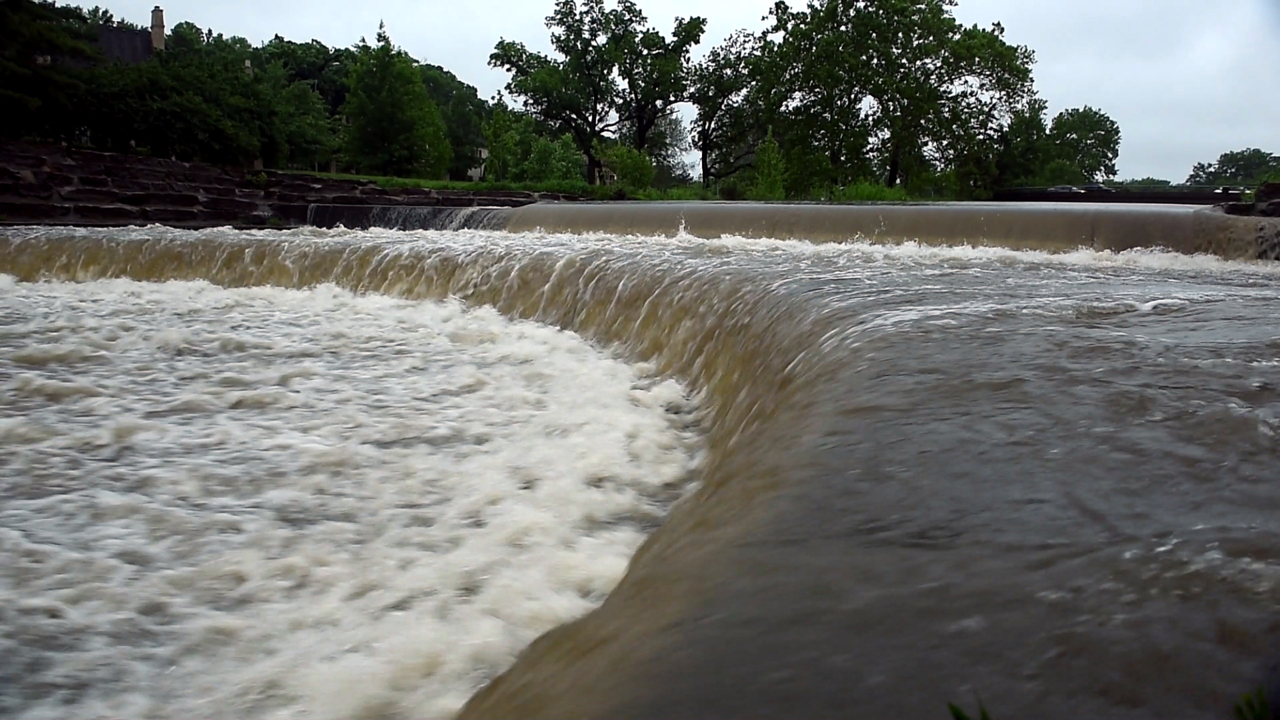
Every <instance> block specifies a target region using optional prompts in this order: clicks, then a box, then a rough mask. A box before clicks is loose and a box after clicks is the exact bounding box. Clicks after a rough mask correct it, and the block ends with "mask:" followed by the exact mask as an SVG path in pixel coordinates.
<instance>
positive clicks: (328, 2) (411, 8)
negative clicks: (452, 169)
mask: <svg viewBox="0 0 1280 720" xmlns="http://www.w3.org/2000/svg"><path fill="white" fill-rule="evenodd" d="M155 1H156V0H79V3H78V4H82V5H85V6H92V5H94V4H102V5H104V6H106V7H108V8H109V9H110V10H112V11H113V12H114V13H115V14H116V17H119V18H123V19H128V20H131V21H133V22H136V23H139V24H142V25H144V26H145V25H148V24H149V22H150V11H151V7H152V6H153V5H154V4H155ZM160 1H161V2H163V3H164V5H163V7H164V8H165V16H166V23H167V24H168V26H169V27H172V26H173V25H174V24H176V23H178V22H181V21H183V20H189V21H191V22H194V23H196V24H197V25H199V26H201V27H202V28H206V29H212V30H214V32H219V33H222V34H224V35H241V36H243V37H246V38H248V39H249V40H250V41H252V42H254V43H255V44H257V43H261V42H264V41H266V40H268V39H270V38H271V36H272V35H275V34H277V33H278V34H280V35H283V36H284V37H286V38H288V39H290V40H295V41H299V42H305V41H308V40H311V39H312V38H315V39H318V40H320V41H322V42H324V43H326V44H328V45H330V46H334V45H351V44H353V43H355V42H356V41H357V40H359V39H360V37H361V36H366V37H368V38H370V39H372V37H373V35H374V33H375V32H376V31H377V27H378V22H379V20H382V21H385V22H386V24H387V30H388V32H389V33H390V34H391V38H392V40H393V41H394V42H395V43H396V44H397V45H400V46H402V47H403V48H404V49H406V50H407V51H409V53H411V54H412V55H413V56H414V57H416V58H418V59H420V60H426V61H429V62H432V63H435V64H437V65H442V66H444V67H445V68H447V69H449V70H450V71H452V72H453V73H454V74H456V75H457V76H458V77H459V78H461V79H462V80H463V81H464V82H467V83H470V84H472V85H474V86H476V88H478V89H479V91H480V95H481V96H482V97H485V98H490V97H492V96H493V94H494V93H495V92H497V91H498V90H500V89H501V88H502V86H503V85H504V84H505V83H506V75H505V73H503V72H501V71H499V70H494V69H491V68H489V67H488V57H489V53H490V52H491V51H492V49H493V45H494V43H495V42H497V41H498V39H499V38H502V37H505V38H507V39H508V40H518V41H520V42H523V43H525V44H526V45H528V46H529V47H531V48H535V49H541V50H549V46H548V41H547V30H546V28H545V27H544V25H543V20H544V18H545V16H546V15H548V14H549V13H550V11H551V8H552V6H553V4H554V0H465V1H464V0H216V2H215V1H212V0H160ZM636 2H637V4H638V5H639V6H640V7H641V8H642V9H643V10H644V11H645V14H646V15H647V16H648V17H649V20H650V22H651V24H653V25H654V26H656V27H658V28H660V29H662V30H663V31H664V32H668V33H669V32H670V30H671V24H672V20H673V18H674V17H675V16H676V15H681V16H688V15H701V16H703V17H706V18H707V19H708V21H709V22H708V31H707V35H706V37H705V38H704V41H703V44H702V47H701V48H700V49H699V52H698V54H699V55H700V54H701V53H702V52H705V51H706V49H707V48H709V47H711V46H712V45H713V44H715V43H717V42H719V41H720V40H721V39H723V38H724V37H725V36H727V35H728V34H730V33H731V32H733V31H734V30H737V29H739V28H748V29H752V30H755V29H759V28H761V27H762V26H763V23H762V22H761V17H762V16H763V15H764V14H765V13H766V12H767V10H768V8H769V7H770V6H771V5H772V4H773V3H772V0H636ZM791 4H792V6H793V7H798V6H801V5H803V0H794V1H793V2H792V3H791ZM956 15H957V17H958V18H959V19H960V20H961V21H963V22H965V23H978V24H980V25H983V26H986V25H989V24H990V23H992V22H995V21H999V22H1001V23H1002V24H1003V25H1004V27H1005V30H1006V36H1005V37H1006V39H1007V40H1009V41H1010V42H1013V43H1018V44H1023V45H1027V46H1028V47H1030V48H1031V49H1033V50H1034V51H1035V53H1036V66H1035V77H1036V87H1037V89H1038V91H1039V93H1040V96H1041V97H1043V98H1045V99H1046V100H1047V101H1048V102H1049V111H1050V114H1051V115H1052V114H1054V113H1057V112H1058V111H1059V110H1062V109H1064V108H1069V107H1079V106H1081V105H1091V106H1093V107H1096V108H1100V109H1102V110H1103V111H1104V112H1106V113H1107V114H1108V115H1110V116H1111V117H1112V118H1114V119H1115V120H1116V122H1118V123H1119V124H1120V130H1121V132H1122V133H1123V136H1124V137H1123V140H1122V142H1121V146H1120V160H1119V163H1118V164H1119V170H1120V177H1121V178H1136V177H1144V176H1154V177H1160V178H1165V179H1168V180H1173V181H1175V182H1178V181H1181V180H1184V179H1185V178H1186V176H1187V174H1188V173H1189V172H1190V170H1191V166H1192V164H1193V163H1195V162H1199V161H1211V160H1215V159H1216V158H1217V157H1218V155H1219V154H1221V153H1222V152H1225V151H1227V150H1239V149H1243V148H1246V147H1261V148H1263V149H1264V150H1267V151H1268V152H1272V153H1280V92H1278V91H1277V84H1276V83H1277V78H1278V77H1280V0H1219V1H1218V2H1206V1H1205V0H960V4H959V7H958V8H957V9H956Z"/></svg>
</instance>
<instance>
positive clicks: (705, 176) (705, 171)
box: [702, 150, 711, 190]
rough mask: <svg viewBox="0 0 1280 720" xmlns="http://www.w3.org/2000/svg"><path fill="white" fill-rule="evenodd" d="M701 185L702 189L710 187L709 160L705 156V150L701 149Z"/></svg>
mask: <svg viewBox="0 0 1280 720" xmlns="http://www.w3.org/2000/svg"><path fill="white" fill-rule="evenodd" d="M702 187H703V189H704V190H709V189H711V160H710V158H708V157H707V151H706V150H703V151H702Z"/></svg>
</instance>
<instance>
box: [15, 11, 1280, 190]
mask: <svg viewBox="0 0 1280 720" xmlns="http://www.w3.org/2000/svg"><path fill="white" fill-rule="evenodd" d="M954 6H955V2H954V0H859V1H858V2H853V1H851V0H809V2H808V3H807V5H806V6H805V7H804V8H803V9H793V8H791V7H790V6H789V5H788V4H787V3H785V2H778V3H776V4H775V5H774V6H773V8H772V10H770V12H769V15H768V16H767V18H766V19H767V21H768V26H767V27H766V29H765V30H763V31H762V32H759V33H748V32H745V31H740V32H738V33H735V34H734V35H732V36H730V37H729V38H728V39H727V40H726V41H725V42H723V43H722V44H720V45H719V46H716V47H714V48H711V49H710V50H709V51H708V52H707V53H706V54H705V55H704V56H703V57H702V59H701V60H700V61H698V62H694V61H693V60H692V58H693V55H694V51H695V49H696V48H697V47H698V46H699V44H700V43H701V41H702V36H703V34H704V31H705V29H706V25H707V23H706V20H705V19H703V18H699V17H692V18H688V19H683V18H681V19H677V21H676V23H675V26H674V28H673V30H672V32H671V34H670V35H669V36H668V35H666V34H664V33H663V32H661V31H659V30H657V29H654V28H653V27H651V26H650V25H649V22H648V20H647V18H646V17H645V16H644V14H643V12H641V11H640V9H639V8H638V7H637V6H636V4H635V3H634V2H633V1H632V0H616V2H611V3H609V4H608V5H606V3H605V1H604V0H559V1H558V2H556V4H555V6H554V8H553V11H552V14H551V15H550V16H549V17H548V18H547V27H548V29H549V30H550V35H551V45H552V48H553V50H554V52H553V53H552V54H551V55H545V54H542V53H538V52H534V51H531V50H529V49H528V48H526V47H525V46H524V45H523V44H521V43H519V42H514V41H508V40H506V39H503V40H501V41H499V42H498V43H497V44H496V46H495V48H494V51H493V53H492V55H491V56H490V65H492V66H494V67H498V68H502V69H504V70H506V71H507V72H508V73H510V80H509V82H508V83H507V86H506V96H507V97H510V98H512V100H513V103H512V104H510V105H509V104H508V101H507V99H506V98H505V97H503V96H502V95H499V96H498V97H497V98H495V99H494V100H493V101H492V102H486V101H485V100H483V99H481V98H480V97H479V95H478V93H477V92H476V89H475V88H473V87H471V86H469V85H467V84H465V83H463V82H461V81H460V80H459V79H458V78H457V77H455V76H454V75H453V74H451V73H450V72H448V71H446V70H445V69H443V68H441V67H439V66H436V65H430V64H426V63H423V62H420V61H418V60H415V59H414V58H413V57H411V56H410V55H408V54H407V53H406V52H405V51H403V50H402V49H400V48H398V47H396V46H395V45H393V43H392V42H391V39H390V38H389V37H388V36H387V34H386V33H385V32H384V31H383V30H382V29H381V28H380V29H379V31H378V33H377V35H376V36H375V40H374V42H373V43H372V44H370V43H367V42H365V41H364V40H361V41H360V42H359V43H358V44H356V45H355V46H353V47H351V48H330V47H328V46H326V45H324V44H323V43H321V42H318V41H314V40H313V41H311V42H309V43H296V42H291V41H288V40H285V39H284V38H282V37H279V36H276V37H275V38H273V39H272V40H271V41H269V42H267V43H265V44H263V45H261V46H258V47H254V46H253V45H252V44H250V43H249V42H248V41H247V40H245V39H243V38H239V37H231V38H225V37H223V36H222V35H215V34H214V33H213V32H212V31H208V30H202V29H201V28H198V27H196V26H195V25H192V24H191V23H187V22H182V23H179V24H177V25H176V26H175V27H174V28H173V29H172V31H171V33H170V34H169V35H168V37H167V42H166V46H167V47H166V50H165V51H164V52H161V53H157V54H156V56H155V57H153V58H152V59H151V60H150V61H148V62H145V63H142V64H139V65H119V64H110V63H107V62H105V61H104V60H103V59H102V58H101V57H100V56H99V55H98V53H97V51H96V49H95V47H94V39H95V37H96V29H97V27H98V26H99V25H100V24H102V23H108V22H112V21H113V18H112V17H111V14H110V12H108V11H105V10H102V9H100V8H93V9H91V10H81V9H80V8H76V7H73V6H66V5H55V4H53V3H51V2H47V1H38V0H3V2H0V33H2V34H0V37H4V38H6V44H5V45H4V47H3V48H2V49H0V100H3V101H4V102H5V105H6V107H12V108H14V111H12V112H6V113H3V114H2V115H3V117H0V132H3V133H4V135H5V136H8V137H35V138H46V139H61V140H65V141H68V142H74V143H81V144H86V143H87V144H90V145H92V146H94V147H99V148H102V149H107V150H116V151H124V152H148V153H151V154H153V155H158V156H164V157H170V156H172V157H177V158H179V159H184V160H206V161H210V162H216V163H239V164H249V163H251V162H254V161H261V162H262V163H264V165H266V166H268V167H292V168H325V167H328V166H329V165H330V164H333V165H336V166H337V167H338V168H339V169H341V170H343V171H348V172H360V173H367V174H376V175H395V176H415V177H422V178H442V177H444V176H445V175H448V176H449V177H451V178H453V179H464V178H465V177H466V175H467V172H468V170H469V169H471V168H472V167H474V166H477V165H478V164H479V163H480V160H479V155H480V149H481V148H484V149H485V150H486V151H487V156H488V158H487V164H486V179H487V180H490V181H497V182H532V183H539V182H564V181H579V182H580V181H582V180H584V179H585V180H587V181H590V182H596V181H598V180H600V179H609V180H611V181H616V182H618V183H619V184H620V185H623V186H624V187H626V188H628V189H631V190H641V189H644V188H648V187H650V186H659V187H669V186H671V185H677V184H682V183H688V182H691V181H693V177H694V172H695V171H697V172H698V175H700V177H701V179H702V182H703V184H704V185H705V186H707V187H711V188H715V189H717V190H718V191H719V192H720V194H721V195H722V196H724V197H754V198H759V199H782V198H827V199H840V198H843V197H862V196H865V195H866V193H865V190H866V189H867V188H869V187H873V186H878V187H879V188H881V189H882V190H883V189H886V188H887V189H892V192H894V193H903V194H904V195H911V196H924V197H929V196H932V197H956V198H970V197H989V196H990V194H991V193H992V191H993V190H994V189H996V188H1000V187H1017V186H1053V185H1064V184H1070V185H1079V184H1085V183H1090V182H1100V181H1108V180H1110V179H1111V178H1114V176H1115V175H1116V159H1117V157H1118V155H1119V148H1120V139H1121V132H1120V127H1119V126H1118V125H1117V123H1116V122H1115V121H1114V120H1112V119H1111V118H1110V117H1108V116H1107V114H1106V113H1104V112H1103V111H1101V110H1098V109H1096V108H1092V107H1089V106H1085V107H1081V108H1074V109H1068V110H1064V111H1062V112H1060V113H1057V114H1056V115H1055V116H1053V117H1052V118H1050V117H1049V116H1048V112H1047V108H1048V104H1047V102H1046V101H1045V100H1044V99H1042V98H1040V97H1038V96H1037V94H1036V91H1035V87H1034V81H1033V74H1032V67H1033V65H1034V59H1035V56H1034V53H1033V52H1032V51H1031V50H1030V49H1029V48H1026V47H1024V46H1020V45H1013V44H1010V43H1008V42H1007V41H1006V40H1005V39H1004V29H1003V28H1002V27H1001V26H1000V25H999V24H998V23H997V24H994V25H992V26H991V27H987V28H983V27H978V26H966V25H963V24H961V23H960V22H959V21H957V20H956V18H955V17H954V14H953V8H954ZM246 63H247V64H246ZM690 106H691V107H692V108H693V110H694V111H695V114H694V121H693V123H692V125H690V126H688V127H686V125H685V123H684V122H683V121H682V120H681V116H680V114H679V109H680V108H681V107H690ZM695 151H696V152H697V154H698V155H699V156H700V161H699V162H698V163H697V165H696V166H694V167H689V166H687V164H686V162H685V157H686V156H687V155H688V154H691V153H693V152H695ZM1277 171H1280V159H1278V158H1277V157H1276V156H1274V155H1271V154H1269V153H1266V152H1264V151H1261V150H1257V149H1247V150H1243V151H1239V152H1234V153H1226V154H1224V155H1222V157H1220V158H1219V159H1218V161H1217V162H1214V163H1199V164H1197V165H1196V166H1195V168H1194V169H1193V170H1192V173H1191V176H1190V177H1189V178H1188V179H1187V182H1188V183H1194V184H1246V185H1247V184H1256V183H1257V182H1259V181H1261V180H1262V179H1265V178H1266V177H1268V176H1272V175H1275V174H1276V173H1277ZM1133 182H1135V183H1137V184H1144V185H1160V184H1167V182H1166V181H1164V180H1160V179H1155V178H1145V179H1143V180H1141V181H1133ZM856 189H861V190H857V191H856V192H855V190H856Z"/></svg>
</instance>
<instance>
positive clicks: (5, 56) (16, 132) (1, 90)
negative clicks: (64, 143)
mask: <svg viewBox="0 0 1280 720" xmlns="http://www.w3.org/2000/svg"><path fill="white" fill-rule="evenodd" d="M88 27H89V25H88V18H87V17H86V16H85V15H84V13H83V12H82V11H81V10H80V9H79V8H77V7H72V6H66V5H61V6H60V5H56V4H54V3H52V2H48V1H47V0H42V1H41V2H34V1H33V0H3V1H0V38H4V42H3V43H0V106H3V108H4V110H2V111H0V134H2V135H4V136H7V137H21V136H23V135H27V134H36V135H44V134H63V133H64V132H67V131H69V130H72V129H74V128H68V127H67V124H68V123H67V119H68V117H69V116H72V115H74V114H75V107H76V104H75V98H76V97H77V96H78V95H79V94H80V93H81V92H82V91H83V85H82V83H81V82H80V80H79V78H78V76H77V73H75V72H72V71H71V70H69V68H68V67H67V65H66V64H67V62H68V61H72V62H74V61H80V62H84V61H89V60H92V59H93V58H95V57H96V56H97V55H98V53H97V49H96V48H95V47H93V45H92V42H93V40H92V36H91V35H90V34H89V32H88Z"/></svg>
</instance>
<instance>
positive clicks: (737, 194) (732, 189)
mask: <svg viewBox="0 0 1280 720" xmlns="http://www.w3.org/2000/svg"><path fill="white" fill-rule="evenodd" d="M716 194H717V195H719V197H720V199H721V200H744V199H746V197H747V193H746V191H745V190H744V189H743V188H742V183H741V182H739V181H738V179H737V178H725V179H724V180H721V181H720V184H719V186H717V188H716Z"/></svg>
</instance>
